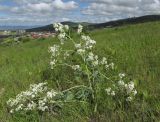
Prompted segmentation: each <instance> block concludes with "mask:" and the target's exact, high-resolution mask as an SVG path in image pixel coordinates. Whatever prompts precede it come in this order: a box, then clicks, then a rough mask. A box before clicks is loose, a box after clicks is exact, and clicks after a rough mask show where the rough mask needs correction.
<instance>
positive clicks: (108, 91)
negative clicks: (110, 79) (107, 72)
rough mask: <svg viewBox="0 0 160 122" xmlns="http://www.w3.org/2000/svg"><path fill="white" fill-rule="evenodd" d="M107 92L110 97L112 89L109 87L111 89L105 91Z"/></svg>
mask: <svg viewBox="0 0 160 122" xmlns="http://www.w3.org/2000/svg"><path fill="white" fill-rule="evenodd" d="M105 91H106V92H107V94H108V95H110V92H111V88H110V87H109V88H107V89H105Z"/></svg>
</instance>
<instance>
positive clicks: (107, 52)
mask: <svg viewBox="0 0 160 122" xmlns="http://www.w3.org/2000/svg"><path fill="white" fill-rule="evenodd" d="M90 35H91V37H93V38H94V39H95V40H96V41H97V47H96V52H97V53H98V54H100V55H101V56H107V57H110V59H112V60H113V61H114V62H115V64H116V65H117V67H118V69H119V70H120V71H122V72H126V74H128V77H130V78H131V79H136V80H137V81H138V84H139V85H138V92H139V97H138V100H137V101H136V103H137V106H136V108H134V110H132V109H130V110H128V111H129V112H128V114H127V115H126V116H128V118H129V119H128V121H131V120H132V121H147V122H150V121H160V94H159V93H160V76H159V75H160V48H159V47H160V22H152V23H144V24H138V25H128V26H124V27H118V28H111V29H103V30H95V31H93V32H91V34H90ZM55 41H56V40H55V39H52V38H50V39H46V40H32V41H29V42H26V43H21V44H19V45H14V46H0V120H2V122H3V121H4V122H7V121H8V122H12V121H13V122H18V121H19V122H27V121H33V120H35V121H36V120H37V121H38V119H37V115H34V114H33V115H27V116H25V117H22V116H20V115H17V116H16V117H15V116H14V117H11V116H10V115H9V114H8V112H7V109H6V101H7V100H8V99H9V98H10V97H14V96H15V95H16V94H17V93H19V92H20V91H22V90H24V89H27V88H28V87H29V84H30V83H37V82H43V80H42V79H43V77H42V76H43V75H42V74H43V73H44V71H45V70H46V69H47V68H48V66H49V59H50V55H49V53H48V47H49V46H50V45H51V44H53V43H54V42H55ZM53 84H54V82H53ZM140 98H141V101H139V99H140ZM102 104H103V101H102ZM104 104H105V103H104ZM71 108H72V107H71ZM66 109H67V108H66ZM101 109H103V108H101ZM135 109H137V111H136V113H135V116H134V117H135V118H134V117H133V116H131V115H130V113H133V112H132V111H134V112H135ZM64 111H65V110H64ZM102 111H103V113H100V115H99V116H101V118H102V119H101V120H100V121H116V119H115V118H116V116H121V114H122V113H123V111H114V112H112V115H111V116H110V115H109V114H108V113H111V112H110V111H109V109H108V110H107V109H106V110H102ZM118 112H119V113H118ZM126 113H127V112H126ZM73 114H74V115H75V117H74V116H72V115H73ZM86 115H87V111H86V113H85V112H84V113H83V112H80V111H79V110H76V108H75V109H73V111H72V112H70V113H65V112H64V113H63V115H62V116H58V117H56V118H55V119H54V117H48V121H51V120H49V118H52V121H66V122H67V121H80V122H83V121H87V120H88V118H87V116H86ZM132 117H133V118H132ZM31 118H35V119H31ZM126 118H127V117H126ZM131 118H132V119H131ZM119 120H121V121H122V120H123V119H119ZM123 121H127V119H126V120H123Z"/></svg>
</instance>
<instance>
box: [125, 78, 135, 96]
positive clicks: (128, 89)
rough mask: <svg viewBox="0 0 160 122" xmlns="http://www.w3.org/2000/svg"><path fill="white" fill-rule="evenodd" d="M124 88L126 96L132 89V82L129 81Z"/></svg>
mask: <svg viewBox="0 0 160 122" xmlns="http://www.w3.org/2000/svg"><path fill="white" fill-rule="evenodd" d="M125 87H126V90H127V93H128V94H129V93H131V92H132V90H133V89H134V82H132V81H131V82H130V83H128V84H126V85H125Z"/></svg>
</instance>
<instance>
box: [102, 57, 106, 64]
mask: <svg viewBox="0 0 160 122" xmlns="http://www.w3.org/2000/svg"><path fill="white" fill-rule="evenodd" d="M101 64H102V65H104V64H107V59H106V57H103V58H102V61H101Z"/></svg>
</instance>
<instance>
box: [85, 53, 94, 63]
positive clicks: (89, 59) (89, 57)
mask: <svg viewBox="0 0 160 122" xmlns="http://www.w3.org/2000/svg"><path fill="white" fill-rule="evenodd" d="M93 60H94V54H93V53H92V52H89V54H88V58H87V61H93Z"/></svg>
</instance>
